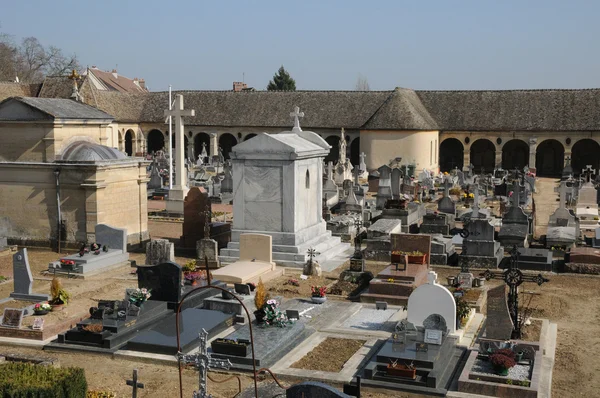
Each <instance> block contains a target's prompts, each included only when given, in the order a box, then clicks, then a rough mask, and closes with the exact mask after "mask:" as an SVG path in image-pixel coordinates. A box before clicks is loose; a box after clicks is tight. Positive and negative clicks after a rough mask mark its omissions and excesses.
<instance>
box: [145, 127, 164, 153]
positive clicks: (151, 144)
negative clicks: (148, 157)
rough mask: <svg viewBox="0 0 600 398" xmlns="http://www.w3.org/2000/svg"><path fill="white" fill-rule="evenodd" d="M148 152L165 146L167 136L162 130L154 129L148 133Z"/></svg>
mask: <svg viewBox="0 0 600 398" xmlns="http://www.w3.org/2000/svg"><path fill="white" fill-rule="evenodd" d="M147 141H148V144H147V147H148V153H154V152H156V151H160V150H162V149H164V148H165V136H164V135H163V133H162V132H161V131H160V130H152V131H150V132H149V133H148V139H147Z"/></svg>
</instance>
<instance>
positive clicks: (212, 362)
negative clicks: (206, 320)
mask: <svg viewBox="0 0 600 398" xmlns="http://www.w3.org/2000/svg"><path fill="white" fill-rule="evenodd" d="M199 336H200V349H199V350H198V353H197V354H183V353H182V352H178V353H177V360H178V361H179V363H180V364H181V362H183V364H184V365H193V366H194V367H196V368H198V371H199V373H198V382H199V390H198V391H194V395H193V397H194V398H211V397H212V396H211V395H210V394H208V393H207V391H206V377H207V372H208V371H209V370H211V369H225V370H229V368H230V367H231V362H229V359H226V360H224V359H215V358H212V357H211V355H210V354H209V353H208V350H207V347H206V342H207V340H208V332H207V331H206V330H204V329H202V331H201V332H200V333H199Z"/></svg>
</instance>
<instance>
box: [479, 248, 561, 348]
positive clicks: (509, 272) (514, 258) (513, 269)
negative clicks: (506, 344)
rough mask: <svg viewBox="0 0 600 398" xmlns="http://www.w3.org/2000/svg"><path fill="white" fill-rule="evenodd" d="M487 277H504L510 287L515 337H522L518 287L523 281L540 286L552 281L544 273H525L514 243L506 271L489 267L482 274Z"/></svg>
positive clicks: (488, 278)
mask: <svg viewBox="0 0 600 398" xmlns="http://www.w3.org/2000/svg"><path fill="white" fill-rule="evenodd" d="M480 275H481V276H483V277H485V279H487V280H490V279H494V278H502V279H503V280H504V283H506V284H507V285H508V287H509V288H510V290H509V293H508V311H509V313H510V317H511V319H512V322H513V332H512V338H513V339H520V338H521V322H519V321H520V320H519V293H518V287H519V286H520V285H521V284H522V283H523V282H535V283H537V284H538V286H541V285H542V284H544V283H545V282H550V280H549V279H546V278H544V276H543V275H542V274H537V275H524V274H523V272H521V270H520V269H519V250H518V249H517V245H514V246H513V248H512V250H511V251H510V265H509V267H508V268H507V269H505V270H504V271H490V270H489V269H487V270H485V272H483V273H481V274H480Z"/></svg>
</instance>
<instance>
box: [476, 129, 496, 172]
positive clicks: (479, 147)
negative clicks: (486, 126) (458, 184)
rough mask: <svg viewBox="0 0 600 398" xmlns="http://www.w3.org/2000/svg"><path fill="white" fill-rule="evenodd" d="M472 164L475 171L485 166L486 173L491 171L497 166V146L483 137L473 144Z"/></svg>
mask: <svg viewBox="0 0 600 398" xmlns="http://www.w3.org/2000/svg"><path fill="white" fill-rule="evenodd" d="M471 164H473V167H474V169H475V172H477V173H479V172H480V171H481V169H482V168H483V172H484V173H491V172H493V171H494V168H495V167H496V146H495V145H494V143H493V142H492V141H490V140H488V139H485V138H481V139H478V140H477V141H475V142H474V143H473V144H471Z"/></svg>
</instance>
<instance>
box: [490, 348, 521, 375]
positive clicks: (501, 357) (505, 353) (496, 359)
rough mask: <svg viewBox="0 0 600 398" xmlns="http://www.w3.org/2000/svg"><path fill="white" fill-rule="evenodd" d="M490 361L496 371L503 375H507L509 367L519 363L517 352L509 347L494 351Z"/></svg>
mask: <svg viewBox="0 0 600 398" xmlns="http://www.w3.org/2000/svg"><path fill="white" fill-rule="evenodd" d="M490 362H491V363H492V365H493V366H494V370H495V371H496V373H498V374H499V375H501V376H507V375H508V369H510V368H512V367H513V366H515V365H516V364H517V363H516V362H515V353H514V352H513V351H512V350H510V349H508V348H503V349H500V350H496V351H494V353H493V354H492V355H490Z"/></svg>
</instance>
